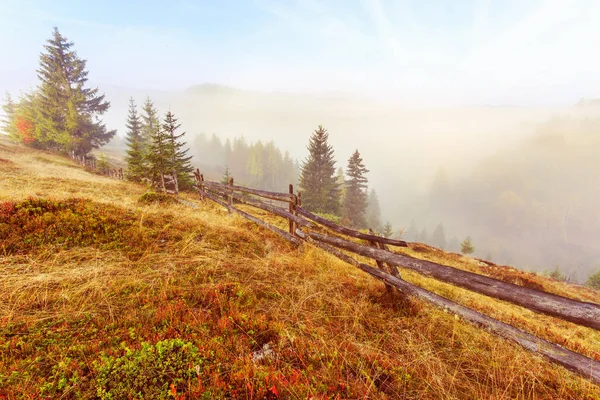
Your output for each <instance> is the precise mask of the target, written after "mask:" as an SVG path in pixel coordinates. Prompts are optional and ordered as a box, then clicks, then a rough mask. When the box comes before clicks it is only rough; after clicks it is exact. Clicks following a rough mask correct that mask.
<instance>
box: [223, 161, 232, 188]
mask: <svg viewBox="0 0 600 400" xmlns="http://www.w3.org/2000/svg"><path fill="white" fill-rule="evenodd" d="M230 178H231V171H229V167H228V166H227V165H226V166H225V170H224V171H223V176H222V177H221V183H222V184H223V185H227V184H228V183H229V179H230Z"/></svg>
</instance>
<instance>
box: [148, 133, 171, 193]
mask: <svg viewBox="0 0 600 400" xmlns="http://www.w3.org/2000/svg"><path fill="white" fill-rule="evenodd" d="M151 132H152V136H151V138H150V139H151V141H150V145H149V147H148V152H147V153H146V161H147V162H148V165H149V169H150V171H149V176H150V180H151V182H152V186H154V187H155V188H158V189H160V190H161V191H162V192H166V191H167V187H166V184H165V175H166V174H167V173H170V172H171V171H172V170H173V163H172V152H171V149H170V146H169V135H168V134H167V133H166V132H165V131H164V130H162V129H161V128H160V127H156V128H154V129H153V130H152V131H151Z"/></svg>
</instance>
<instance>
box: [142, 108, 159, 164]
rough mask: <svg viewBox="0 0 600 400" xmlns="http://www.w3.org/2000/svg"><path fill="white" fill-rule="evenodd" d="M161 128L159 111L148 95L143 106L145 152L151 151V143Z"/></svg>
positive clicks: (143, 143) (143, 144) (143, 142)
mask: <svg viewBox="0 0 600 400" xmlns="http://www.w3.org/2000/svg"><path fill="white" fill-rule="evenodd" d="M159 129H160V121H159V118H158V111H157V110H156V108H155V107H154V103H153V102H152V100H150V97H146V101H145V102H144V105H143V106H142V132H141V133H142V134H141V143H142V147H143V149H144V153H148V152H149V151H150V144H151V143H152V138H153V137H154V136H155V135H156V131H158V130H159Z"/></svg>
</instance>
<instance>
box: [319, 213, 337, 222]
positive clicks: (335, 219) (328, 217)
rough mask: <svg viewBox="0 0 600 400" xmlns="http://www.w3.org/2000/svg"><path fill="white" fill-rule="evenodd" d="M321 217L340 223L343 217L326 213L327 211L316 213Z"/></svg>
mask: <svg viewBox="0 0 600 400" xmlns="http://www.w3.org/2000/svg"><path fill="white" fill-rule="evenodd" d="M315 214H317V215H318V216H319V217H323V218H325V219H326V220H328V221H331V222H335V223H336V224H340V223H341V222H342V217H340V216H339V215H334V214H325V213H315Z"/></svg>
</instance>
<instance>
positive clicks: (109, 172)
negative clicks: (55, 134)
mask: <svg viewBox="0 0 600 400" xmlns="http://www.w3.org/2000/svg"><path fill="white" fill-rule="evenodd" d="M71 159H72V160H73V161H75V162H76V163H78V164H80V165H83V166H84V167H86V168H89V169H91V170H92V171H94V172H96V173H99V174H102V175H106V176H108V177H110V178H114V179H119V180H123V179H124V175H123V168H106V169H104V170H100V168H99V167H98V164H97V163H96V159H95V158H93V157H85V156H79V155H76V154H75V153H71Z"/></svg>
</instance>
